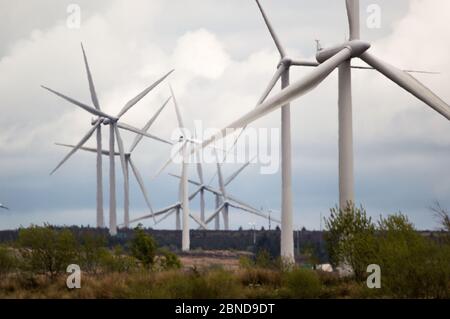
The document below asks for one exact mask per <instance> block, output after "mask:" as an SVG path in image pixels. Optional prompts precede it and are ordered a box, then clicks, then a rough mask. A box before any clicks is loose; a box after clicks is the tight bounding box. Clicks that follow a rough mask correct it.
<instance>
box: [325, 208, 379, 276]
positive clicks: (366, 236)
mask: <svg viewBox="0 0 450 319" xmlns="http://www.w3.org/2000/svg"><path fill="white" fill-rule="evenodd" d="M325 229H326V232H325V234H324V237H325V241H326V246H327V250H328V253H329V256H330V262H331V264H332V265H333V266H334V267H337V266H342V265H349V266H350V267H351V268H352V270H353V273H354V276H355V278H356V279H357V280H361V281H362V280H365V278H366V269H367V266H368V265H370V264H372V263H373V259H374V256H375V255H376V252H377V249H376V238H375V225H374V224H373V223H372V219H371V218H370V217H368V216H367V213H366V211H365V209H364V208H363V207H360V208H357V207H356V206H355V205H353V204H351V205H348V206H347V207H346V208H345V209H339V208H337V207H336V208H333V209H331V216H330V217H329V218H328V219H327V218H325Z"/></svg>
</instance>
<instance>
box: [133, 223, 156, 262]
mask: <svg viewBox="0 0 450 319" xmlns="http://www.w3.org/2000/svg"><path fill="white" fill-rule="evenodd" d="M156 250H157V245H156V242H155V240H154V239H153V237H151V236H150V235H148V234H146V233H145V231H144V229H143V228H142V225H138V227H136V228H135V229H134V238H133V240H132V241H131V254H132V255H133V257H134V258H136V259H137V260H139V261H140V262H141V263H142V264H143V265H144V266H145V267H146V268H150V267H151V266H153V264H154V262H155V256H156Z"/></svg>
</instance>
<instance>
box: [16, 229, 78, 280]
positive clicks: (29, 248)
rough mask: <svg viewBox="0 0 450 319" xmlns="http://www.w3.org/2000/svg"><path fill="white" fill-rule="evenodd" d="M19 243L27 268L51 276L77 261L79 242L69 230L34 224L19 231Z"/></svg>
mask: <svg viewBox="0 0 450 319" xmlns="http://www.w3.org/2000/svg"><path fill="white" fill-rule="evenodd" d="M18 245H19V249H20V253H21V255H22V258H23V261H24V264H23V266H24V267H25V269H26V270H29V271H32V272H34V273H40V274H45V275H48V276H50V277H54V276H55V275H57V274H59V273H61V272H64V271H65V270H66V268H67V266H68V265H70V264H73V263H77V243H76V240H75V238H74V236H73V234H72V233H71V232H70V231H69V230H62V231H57V230H54V229H53V228H52V227H51V226H49V225H45V226H44V227H38V226H32V227H30V228H27V229H25V228H24V229H21V230H20V231H19V239H18Z"/></svg>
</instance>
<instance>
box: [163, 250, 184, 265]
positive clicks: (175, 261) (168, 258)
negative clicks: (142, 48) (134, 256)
mask: <svg viewBox="0 0 450 319" xmlns="http://www.w3.org/2000/svg"><path fill="white" fill-rule="evenodd" d="M159 254H160V255H161V257H160V258H159V265H160V268H161V269H162V270H171V269H180V268H181V261H180V258H178V256H177V254H174V253H173V252H171V251H169V250H167V249H160V250H159Z"/></svg>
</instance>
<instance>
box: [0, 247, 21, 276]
mask: <svg viewBox="0 0 450 319" xmlns="http://www.w3.org/2000/svg"><path fill="white" fill-rule="evenodd" d="M16 266H17V259H16V256H15V255H14V254H13V251H12V250H11V249H10V248H7V247H3V246H0V278H2V277H4V276H6V275H8V274H9V273H11V272H13V271H14V270H15V269H16Z"/></svg>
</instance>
